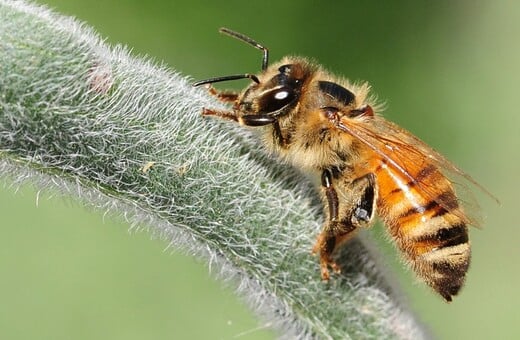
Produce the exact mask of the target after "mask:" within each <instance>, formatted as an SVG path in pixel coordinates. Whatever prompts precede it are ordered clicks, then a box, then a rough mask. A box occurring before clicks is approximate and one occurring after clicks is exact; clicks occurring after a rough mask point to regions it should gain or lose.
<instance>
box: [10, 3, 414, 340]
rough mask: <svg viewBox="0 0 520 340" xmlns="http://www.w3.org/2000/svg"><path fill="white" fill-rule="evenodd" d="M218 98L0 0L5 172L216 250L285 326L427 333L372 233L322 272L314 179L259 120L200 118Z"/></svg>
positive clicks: (283, 330)
mask: <svg viewBox="0 0 520 340" xmlns="http://www.w3.org/2000/svg"><path fill="white" fill-rule="evenodd" d="M218 105H219V104H217V103H215V102H214V101H213V100H212V99H211V98H209V96H208V95H207V93H205V91H204V90H201V89H194V88H192V87H191V86H190V84H189V80H188V79H186V78H185V77H182V76H180V75H179V74H176V73H172V72H171V71H169V70H167V69H166V68H164V67H158V66H156V65H154V64H152V63H151V62H149V61H146V60H143V59H138V58H134V57H132V56H130V55H129V53H128V52H127V51H126V50H125V49H124V48H121V47H116V48H111V47H109V46H107V45H106V44H104V43H103V42H102V41H101V39H100V38H99V37H98V36H96V35H95V34H94V33H93V32H92V31H91V30H90V29H89V28H87V27H85V26H84V25H79V24H78V23H77V22H75V21H74V20H72V19H70V18H66V17H63V16H60V15H57V14H55V13H52V12H50V11H49V10H47V9H45V8H43V7H38V6H35V5H32V4H28V3H26V2H22V1H7V0H0V169H1V171H2V173H3V174H4V175H7V176H9V177H11V178H13V179H14V180H17V179H24V180H25V179H29V180H32V181H37V182H38V183H39V184H40V185H41V186H42V187H44V188H46V187H52V188H54V189H55V188H58V189H59V190H61V191H62V192H64V193H66V194H69V195H72V196H75V197H78V198H79V199H80V200H81V201H82V202H84V203H86V204H88V205H93V206H95V207H98V208H100V209H104V210H108V211H109V212H111V213H112V214H115V215H117V214H121V215H124V216H125V217H126V218H127V220H128V221H129V222H130V223H132V224H134V225H143V226H144V225H148V226H149V227H150V230H151V231H152V232H154V233H157V234H158V235H161V236H163V237H164V238H167V239H168V241H169V242H171V245H172V247H177V248H181V249H184V250H187V251H189V252H191V253H193V254H195V255H197V256H201V257H202V258H205V259H206V260H207V261H208V262H209V263H210V266H211V267H212V268H217V271H218V272H219V273H220V274H222V277H226V278H230V281H231V282H232V283H233V284H234V285H236V286H237V287H238V290H239V291H240V293H242V295H243V296H246V297H247V299H248V300H249V301H250V302H251V306H252V307H253V308H254V309H255V310H256V311H257V312H258V313H259V314H260V315H261V316H262V317H263V318H265V319H267V320H268V321H269V322H270V323H271V324H273V325H274V327H275V328H277V329H278V331H279V332H280V334H281V335H282V336H283V337H293V336H296V337H298V338H312V337H319V338H353V339H359V338H376V339H383V338H384V339H388V338H403V339H404V338H410V339H418V338H422V337H424V332H423V330H422V328H421V326H420V325H419V324H418V323H417V322H416V321H415V319H414V317H413V316H412V315H411V314H410V313H409V312H408V311H407V309H406V307H405V306H404V305H403V304H402V303H401V302H400V301H399V299H397V298H396V297H395V295H397V294H394V293H392V291H393V290H392V288H391V287H390V285H389V284H388V280H387V279H386V278H385V276H384V275H383V274H382V273H381V270H380V268H379V266H378V265H377V263H376V262H377V261H375V260H374V255H373V252H371V251H369V250H368V249H367V247H366V246H365V244H364V243H363V242H361V241H360V240H355V241H353V242H351V243H349V244H348V245H347V247H345V248H344V249H343V253H342V254H341V261H342V267H343V274H342V275H337V276H334V277H333V278H332V280H331V281H330V282H329V283H323V282H321V280H320V273H319V266H318V261H317V259H316V258H314V257H312V256H311V254H310V250H311V247H312V245H313V242H314V237H316V235H317V233H318V232H319V229H320V220H321V219H322V216H321V206H320V203H319V201H318V200H317V198H316V193H315V192H314V191H313V189H312V185H311V184H309V183H308V181H307V180H306V179H304V178H303V177H302V176H300V175H299V174H298V173H297V172H296V171H294V169H291V168H289V167H287V166H284V165H281V164H279V163H278V162H277V161H276V160H274V159H272V158H270V157H269V156H267V155H265V154H264V152H263V151H262V150H259V148H258V144H259V143H258V140H257V139H256V137H255V136H254V135H251V134H250V133H249V132H248V131H244V130H242V129H239V128H237V127H234V126H232V125H231V124H227V123H222V122H219V121H216V120H212V119H203V118H202V117H201V116H200V112H201V109H202V107H204V106H208V107H210V106H211V107H215V106H218Z"/></svg>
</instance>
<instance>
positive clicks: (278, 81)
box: [194, 29, 481, 301]
mask: <svg viewBox="0 0 520 340" xmlns="http://www.w3.org/2000/svg"><path fill="white" fill-rule="evenodd" d="M221 31H222V32H224V33H226V34H228V35H231V36H233V37H235V38H238V39H240V40H242V41H244V42H246V43H248V44H250V45H252V46H254V47H255V48H258V49H260V50H262V51H263V55H264V57H263V59H262V72H260V73H259V74H258V75H252V74H248V73H246V74H241V75H233V76H225V77H218V78H212V79H208V80H204V81H200V82H198V83H196V84H194V85H202V84H211V83H214V82H219V81H226V80H234V79H243V78H249V79H251V80H252V84H251V85H250V86H249V87H247V88H246V89H245V90H244V91H243V92H242V93H234V92H218V91H216V90H214V89H213V88H211V87H210V88H209V91H210V93H211V94H212V95H214V96H216V97H217V98H218V99H220V100H221V101H223V102H226V103H230V104H232V110H230V111H218V110H213V109H204V111H203V115H213V116H217V117H220V118H224V119H229V120H233V121H235V122H237V123H240V124H242V125H247V126H263V127H265V129H264V131H265V134H264V141H265V144H266V146H267V147H268V148H270V149H271V150H273V151H275V152H276V153H278V155H279V156H280V157H281V158H283V159H285V160H286V161H288V162H290V163H292V164H293V165H295V166H297V167H301V168H302V169H304V170H309V171H311V172H314V173H316V174H317V175H319V176H321V194H322V199H323V203H324V206H325V215H326V221H325V224H324V226H323V230H322V232H321V234H320V235H319V236H318V240H317V242H316V244H315V246H314V248H313V252H314V253H319V255H320V267H321V277H322V279H324V280H328V279H329V275H330V274H329V268H332V269H333V270H334V271H339V270H340V268H339V267H338V266H337V265H336V264H335V262H334V261H333V260H332V254H333V252H334V250H335V249H337V247H338V245H340V244H341V243H343V242H344V241H346V240H348V239H349V238H350V237H352V235H354V232H355V231H356V230H357V229H359V228H362V227H368V226H370V225H371V224H372V223H373V221H374V216H375V215H376V214H378V215H379V217H380V218H381V220H382V221H383V222H384V223H385V224H386V226H387V227H388V230H389V233H390V235H391V236H392V237H393V239H394V241H395V243H396V244H397V246H398V248H399V249H400V250H401V251H402V253H403V255H404V257H405V259H406V260H407V262H408V263H409V265H410V266H411V267H412V268H413V269H414V270H415V272H416V273H417V275H418V276H419V277H420V278H422V279H423V280H424V281H425V282H426V283H427V284H428V285H429V286H430V287H432V288H433V289H434V290H435V291H437V292H438V293H439V294H440V295H441V296H442V297H443V298H444V299H445V300H446V301H451V299H452V296H453V295H456V294H457V293H458V291H459V290H460V288H461V287H462V284H463V283H464V279H465V275H466V271H467V270H468V266H469V262H470V254H471V249H470V244H469V239H468V230H467V225H468V224H469V223H470V222H471V218H469V217H468V216H467V215H466V212H465V209H464V207H463V206H462V202H461V200H459V199H458V197H457V195H456V192H455V188H454V185H453V183H452V182H451V181H450V180H449V179H448V176H447V175H448V174H452V175H458V177H459V178H464V179H466V180H467V181H469V182H470V183H472V184H474V185H477V186H478V184H477V183H476V182H474V181H473V180H472V179H471V177H469V176H468V175H467V174H465V173H464V172H462V171H461V170H459V169H458V168H457V167H456V166H455V165H453V164H451V163H450V162H449V161H447V160H446V159H445V158H444V157H443V156H441V155H440V154H438V153H437V152H435V151H434V150H432V149H431V148H430V147H428V146H427V145H426V144H425V143H423V142H422V141H421V140H419V139H418V138H417V137H415V136H413V135H412V134H411V133H410V132H408V131H406V130H404V129H402V128H400V127H398V126H397V125H395V124H393V123H391V122H389V121H387V120H385V119H383V118H382V117H380V116H378V115H377V114H376V113H375V112H374V111H375V110H374V109H373V107H374V104H373V103H371V102H370V100H369V96H368V92H369V86H368V85H366V84H363V85H358V86H354V85H352V84H350V83H349V82H348V81H346V80H343V79H341V78H338V77H335V76H333V75H331V74H330V73H328V72H326V71H325V70H323V68H321V67H320V66H319V65H317V64H313V63H310V62H309V61H307V60H306V59H304V58H296V57H286V58H284V59H283V60H282V61H281V62H279V63H277V64H273V65H271V66H268V50H267V49H266V48H265V47H263V46H262V45H260V44H258V43H257V42H255V41H254V40H252V39H251V38H249V37H246V36H244V35H242V34H240V33H236V32H233V31H230V30H228V29H221ZM479 187H480V186H479ZM480 188H481V187H480Z"/></svg>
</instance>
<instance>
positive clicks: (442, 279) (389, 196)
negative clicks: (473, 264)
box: [374, 161, 471, 301]
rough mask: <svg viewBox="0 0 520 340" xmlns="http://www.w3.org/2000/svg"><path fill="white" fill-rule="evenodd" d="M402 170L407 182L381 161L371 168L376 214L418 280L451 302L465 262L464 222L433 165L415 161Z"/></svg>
mask: <svg viewBox="0 0 520 340" xmlns="http://www.w3.org/2000/svg"><path fill="white" fill-rule="evenodd" d="M406 170H407V172H408V174H409V175H410V176H409V177H408V178H407V177H405V176H404V175H403V174H402V173H401V172H399V171H397V170H395V169H394V168H392V167H391V166H389V165H387V164H386V163H385V162H384V161H381V162H380V163H379V165H378V166H377V167H376V169H375V171H374V172H375V174H376V177H377V184H378V190H379V196H378V197H379V199H378V210H379V216H380V217H381V219H382V220H383V221H384V222H385V224H386V225H387V226H388V227H389V230H390V234H391V235H392V237H393V238H394V240H395V241H396V243H397V245H398V247H399V248H400V249H401V251H402V252H403V253H404V255H405V257H406V259H407V260H409V262H410V263H411V266H412V268H413V269H414V270H415V272H416V273H417V274H418V276H419V277H421V278H422V279H423V280H424V281H426V283H427V284H428V285H430V286H431V287H432V288H433V289H435V290H436V291H437V292H438V293H439V294H440V295H442V296H443V297H444V298H445V299H446V300H447V301H451V297H452V296H453V295H456V294H457V293H458V292H459V290H460V288H461V287H462V285H463V283H464V278H465V275H466V271H467V270H468V266H469V262H470V253H471V251H470V244H469V240H468V230H467V219H466V218H465V216H464V214H463V212H462V210H461V209H460V207H459V203H458V200H457V197H456V196H455V193H454V189H453V186H452V185H451V183H450V181H449V180H448V179H447V178H446V177H445V176H444V175H443V174H442V173H441V172H440V171H439V169H438V168H437V167H436V166H434V165H433V164H430V163H425V162H420V163H419V164H413V165H409V166H408V167H407V169H406ZM410 177H411V178H413V180H411V179H410Z"/></svg>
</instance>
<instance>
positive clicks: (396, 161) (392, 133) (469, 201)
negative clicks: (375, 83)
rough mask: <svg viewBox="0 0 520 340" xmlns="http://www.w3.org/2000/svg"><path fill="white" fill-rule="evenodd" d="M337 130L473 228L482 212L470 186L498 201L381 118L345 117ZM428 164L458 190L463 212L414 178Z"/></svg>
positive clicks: (408, 134)
mask: <svg viewBox="0 0 520 340" xmlns="http://www.w3.org/2000/svg"><path fill="white" fill-rule="evenodd" d="M337 127H338V128H339V129H340V130H342V131H343V132H345V133H348V134H350V135H351V136H352V137H354V138H356V139H357V140H359V141H360V142H362V143H363V144H365V145H366V146H367V147H368V148H370V149H371V150H372V151H373V152H374V153H376V154H377V155H379V156H380V157H381V158H382V159H384V160H385V161H386V162H387V164H389V165H390V166H392V167H393V168H394V169H395V170H396V171H398V172H399V173H400V174H401V175H402V176H403V177H404V178H406V179H407V180H408V181H409V182H410V183H413V184H414V186H415V187H416V188H418V190H420V191H421V193H423V194H424V196H425V198H428V199H430V200H432V201H435V202H436V203H437V204H439V205H440V206H441V207H443V208H444V209H446V210H448V211H451V212H453V213H455V214H456V215H458V216H459V217H460V218H462V219H463V220H466V221H468V222H469V223H470V224H472V225H479V221H480V218H479V216H478V211H480V209H479V206H478V203H477V201H476V200H475V199H474V195H473V194H472V191H471V190H470V189H469V186H468V184H470V185H472V186H475V187H477V188H479V189H480V190H481V191H483V192H484V193H486V194H487V195H489V196H490V197H492V198H493V199H495V200H496V201H498V200H497V199H496V198H495V197H494V196H493V195H492V194H491V193H489V191H487V190H486V189H485V188H484V187H482V186H481V185H480V184H479V183H477V182H476V181H475V180H474V179H473V178H472V177H471V176H470V175H468V174H467V173H465V172H464V171H462V170H461V169H460V168H458V167H457V166H456V165H454V164H453V163H451V162H450V161H449V160H447V159H446V158H445V157H444V156H442V155H441V154H440V153H438V152H437V151H435V150H433V149H432V148H431V147H429V146H428V145H427V144H426V143H424V142H423V141H422V140H420V139H419V138H417V137H415V136H414V135H413V134H412V133H410V132H409V131H407V130H405V129H403V128H401V127H399V126H398V125H396V124H394V123H392V122H389V121H387V120H386V119H384V118H382V117H378V116H372V117H364V119H363V120H353V119H349V118H347V117H343V118H341V119H340V121H339V122H338V123H337ZM428 164H433V165H434V166H436V167H437V168H438V169H439V170H440V171H441V172H442V173H443V175H444V176H446V177H447V178H449V179H450V182H451V183H452V184H453V185H454V186H456V187H457V189H456V192H457V197H458V198H457V199H458V201H459V203H460V204H461V205H462V206H464V212H462V211H461V210H456V211H454V209H453V204H452V202H450V201H449V200H446V199H445V197H444V196H442V195H441V196H439V195H438V193H437V191H436V190H435V188H432V186H431V184H428V183H426V182H425V181H423V180H421V179H420V178H418V177H417V176H414V175H413V174H414V173H417V171H413V170H412V169H418V167H421V166H425V165H428ZM459 179H461V180H459ZM461 197H464V199H461ZM466 214H468V216H466Z"/></svg>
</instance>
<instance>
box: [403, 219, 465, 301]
mask: <svg viewBox="0 0 520 340" xmlns="http://www.w3.org/2000/svg"><path fill="white" fill-rule="evenodd" d="M410 241H411V244H412V246H411V248H412V249H413V250H412V249H410V250H412V254H410V255H411V256H410V258H411V259H412V266H413V267H414V269H415V270H416V271H417V273H418V274H419V276H421V277H423V278H424V280H425V281H426V282H427V283H428V285H430V286H431V287H432V288H433V289H435V290H436V291H437V292H438V293H439V294H440V295H441V296H442V297H444V299H446V300H447V301H451V297H452V296H453V295H456V294H457V293H458V292H459V290H460V288H461V287H462V285H463V284H464V279H465V276H466V272H467V270H468V267H469V263H470V256H471V249H470V245H469V239H468V231H467V227H466V225H465V224H464V223H458V224H454V225H447V226H443V227H441V228H440V229H438V230H437V231H435V232H433V233H430V234H426V235H422V236H420V237H417V238H415V239H414V240H410Z"/></svg>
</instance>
